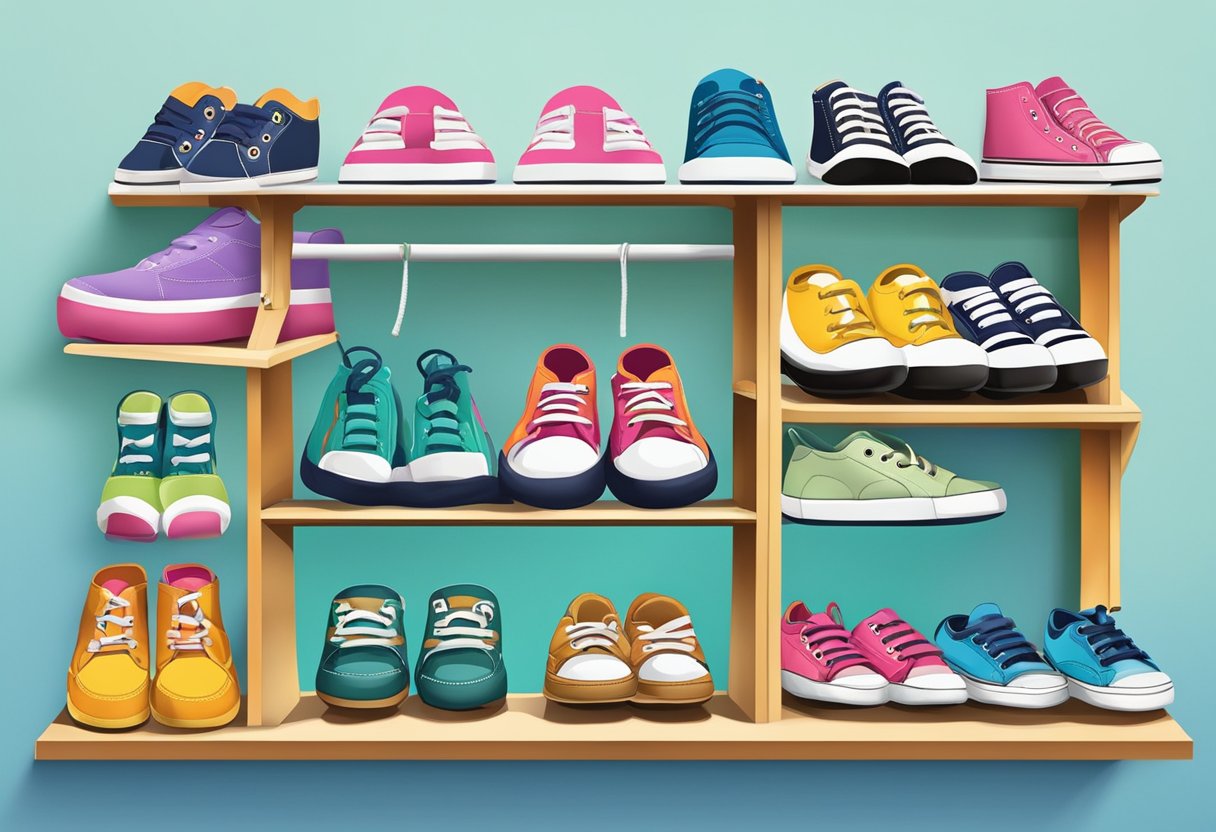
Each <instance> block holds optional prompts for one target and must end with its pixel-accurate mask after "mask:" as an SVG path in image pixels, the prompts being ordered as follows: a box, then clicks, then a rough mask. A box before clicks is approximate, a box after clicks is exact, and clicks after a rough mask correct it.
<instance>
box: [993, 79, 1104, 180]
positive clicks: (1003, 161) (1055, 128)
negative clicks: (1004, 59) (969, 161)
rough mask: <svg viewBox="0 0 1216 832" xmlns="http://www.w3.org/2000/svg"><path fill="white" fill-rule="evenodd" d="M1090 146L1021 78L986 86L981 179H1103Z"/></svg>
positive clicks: (1098, 162) (1096, 155)
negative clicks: (1058, 119)
mask: <svg viewBox="0 0 1216 832" xmlns="http://www.w3.org/2000/svg"><path fill="white" fill-rule="evenodd" d="M1101 162H1102V160H1101V159H1100V158H1099V157H1098V154H1097V153H1096V152H1095V151H1094V149H1093V148H1092V147H1090V146H1089V145H1087V144H1086V143H1085V142H1083V141H1081V140H1080V139H1077V138H1076V137H1075V136H1073V135H1071V134H1069V133H1067V132H1066V131H1065V130H1064V128H1063V127H1061V126H1060V125H1059V124H1057V123H1056V121H1055V119H1054V118H1053V117H1052V115H1051V112H1050V110H1049V109H1048V107H1047V105H1046V104H1044V103H1043V102H1042V101H1040V100H1039V96H1038V94H1037V93H1035V91H1034V88H1033V87H1032V86H1030V84H1028V83H1026V82H1025V81H1020V82H1018V83H1016V84H1013V85H1012V86H1008V87H999V88H998V89H993V90H988V119H987V122H986V124H985V125H984V158H983V161H981V162H980V178H981V179H987V180H990V181H997V182H1059V183H1068V182H1073V183H1087V182H1105V181H1106V177H1105V175H1104V174H1103V173H1102V168H1101Z"/></svg>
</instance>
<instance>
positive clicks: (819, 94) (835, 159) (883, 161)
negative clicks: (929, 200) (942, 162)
mask: <svg viewBox="0 0 1216 832" xmlns="http://www.w3.org/2000/svg"><path fill="white" fill-rule="evenodd" d="M811 107H812V109H813V111H814V119H815V128H814V132H812V134H811V149H810V152H808V153H807V157H806V169H807V170H808V171H809V172H810V174H811V176H813V177H815V178H816V179H819V180H822V181H823V182H826V183H828V184H829V185H904V184H906V183H908V182H909V181H911V178H912V172H911V169H910V168H909V167H908V163H907V162H905V161H904V157H903V156H901V155H900V154H899V152H898V151H897V150H896V149H895V141H894V140H893V139H892V138H891V134H890V133H889V132H888V131H887V125H886V124H885V123H884V122H883V120H882V116H881V114H880V113H879V110H878V99H876V98H875V97H874V96H872V95H868V94H866V93H864V92H861V91H860V90H855V89H853V88H852V87H850V86H849V85H848V84H846V83H845V82H844V81H829V82H828V83H826V84H824V85H823V86H822V87H820V88H819V89H817V90H815V91H814V92H813V93H811Z"/></svg>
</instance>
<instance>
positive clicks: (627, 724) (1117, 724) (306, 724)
mask: <svg viewBox="0 0 1216 832" xmlns="http://www.w3.org/2000/svg"><path fill="white" fill-rule="evenodd" d="M782 716H783V719H782V720H780V721H779V722H771V723H767V724H753V723H751V722H749V721H747V720H746V719H745V718H744V716H743V714H742V712H741V711H740V710H739V709H738V708H737V707H736V706H735V705H734V703H732V702H731V700H730V699H729V698H728V697H727V696H726V694H724V693H719V694H717V695H715V696H714V698H713V699H712V700H711V701H710V702H709V703H707V704H706V705H705V706H704V707H698V708H675V709H656V708H642V707H637V706H632V705H614V706H597V707H593V708H576V707H569V706H565V705H557V704H554V703H551V702H547V701H546V700H545V699H544V698H543V697H541V696H539V695H537V694H517V695H512V696H509V697H507V700H506V702H505V703H504V704H503V705H502V706H501V707H500V708H498V709H497V710H489V711H474V712H467V711H466V712H451V711H438V710H434V709H432V708H429V707H427V706H426V705H423V704H422V702H421V701H420V700H419V699H418V697H417V696H411V697H410V698H409V699H407V700H406V702H405V704H404V705H402V706H401V708H400V709H398V710H394V711H391V712H389V713H387V714H385V713H383V712H377V713H363V714H361V713H358V712H350V711H334V710H328V709H326V707H325V705H324V703H322V702H321V701H320V700H319V699H317V698H316V696H315V695H313V694H305V695H304V696H303V697H302V698H301V700H300V703H299V705H297V706H296V708H295V710H294V711H292V713H291V714H290V715H289V716H288V717H287V719H286V721H284V723H283V724H282V725H278V726H275V727H263V728H249V727H245V725H244V721H245V715H244V713H243V712H242V713H241V714H240V715H239V716H238V717H237V722H236V723H234V724H233V725H230V726H228V727H226V728H221V729H215V730H210V731H198V732H191V731H184V730H178V729H172V728H166V727H164V726H161V725H158V724H156V723H155V722H149V723H147V724H146V725H144V726H142V727H140V728H137V729H132V730H129V731H119V732H102V731H91V730H88V729H85V728H81V727H79V726H77V725H76V724H75V723H73V722H72V720H71V719H70V718H69V717H68V715H67V714H66V713H61V714H60V715H59V717H58V718H56V719H55V721H54V722H52V723H51V725H50V727H48V728H47V729H46V731H44V732H43V734H42V736H41V737H39V738H38V740H37V743H36V744H35V757H36V758H37V759H39V760H107V761H113V760H174V761H177V760H387V759H402V760H412V759H419V760H525V759H561V760H567V759H569V760H656V759H668V760H689V759H697V760H708V759H719V760H764V759H794V760H802V759H805V760H849V759H856V760H1004V759H1011V760H1032V759H1048V760H1130V759H1190V758H1191V756H1192V754H1193V749H1192V742H1191V739H1190V737H1188V736H1187V735H1186V733H1185V732H1184V731H1183V730H1182V728H1181V727H1180V726H1179V725H1178V724H1177V723H1176V722H1175V721H1174V720H1173V719H1172V718H1171V717H1170V716H1169V715H1168V714H1166V713H1165V712H1164V711H1156V712H1153V713H1147V714H1127V713H1118V712H1114V711H1101V710H1098V709H1096V708H1091V707H1089V706H1087V705H1083V704H1081V703H1078V702H1070V703H1068V704H1066V705H1062V706H1060V707H1058V708H1051V709H1048V710H1044V711H1031V710H1019V709H1014V708H994V707H989V706H984V705H958V706H953V707H950V708H940V709H934V708H903V707H900V706H898V705H895V706H891V705H888V706H883V707H879V708H847V707H843V706H841V707H832V706H828V705H823V706H816V707H812V706H810V705H808V704H806V703H802V702H798V701H796V700H795V701H794V703H793V704H791V703H790V702H789V701H787V703H786V705H785V707H784V709H783V712H782Z"/></svg>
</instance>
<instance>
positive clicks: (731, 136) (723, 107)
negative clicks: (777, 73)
mask: <svg viewBox="0 0 1216 832" xmlns="http://www.w3.org/2000/svg"><path fill="white" fill-rule="evenodd" d="M796 178H797V173H796V172H795V170H794V166H793V165H792V164H790V154H789V151H788V150H786V149H785V142H784V141H783V140H782V138H781V128H780V127H778V126H777V114H776V113H775V112H773V102H772V99H771V98H770V97H769V92H768V88H767V87H765V86H764V84H763V82H761V81H757V80H756V79H755V78H752V77H751V76H750V75H745V74H744V73H742V72H740V71H739V70H737V69H719V70H718V71H717V72H714V73H711V74H709V75H706V76H705V77H704V78H702V79H701V83H699V84H697V88H696V89H695V90H693V93H692V105H691V106H690V107H689V110H688V143H687V145H686V147H685V150H684V164H682V165H680V181H681V182H685V183H698V184H715V183H717V184H731V183H740V184H747V183H756V184H772V183H778V184H783V185H788V184H792V183H793V181H794V180H795V179H796Z"/></svg>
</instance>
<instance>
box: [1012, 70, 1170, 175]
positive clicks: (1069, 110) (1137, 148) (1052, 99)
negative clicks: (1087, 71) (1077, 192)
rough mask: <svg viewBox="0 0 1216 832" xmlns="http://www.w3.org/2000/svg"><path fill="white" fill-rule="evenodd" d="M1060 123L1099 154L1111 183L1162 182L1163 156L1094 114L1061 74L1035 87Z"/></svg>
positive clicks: (1103, 169)
mask: <svg viewBox="0 0 1216 832" xmlns="http://www.w3.org/2000/svg"><path fill="white" fill-rule="evenodd" d="M1034 91H1035V92H1036V93H1038V96H1039V100H1040V101H1041V102H1043V103H1044V104H1046V105H1047V106H1048V107H1049V108H1050V110H1051V115H1052V116H1053V117H1054V118H1055V120H1056V123H1057V124H1059V125H1061V126H1062V127H1063V128H1064V129H1065V130H1066V131H1067V132H1068V133H1069V134H1070V135H1072V136H1073V137H1074V138H1076V139H1079V140H1081V141H1082V142H1084V143H1085V144H1086V145H1088V146H1089V147H1091V148H1093V150H1094V152H1095V153H1097V154H1098V159H1099V160H1100V161H1101V162H1102V172H1103V173H1104V174H1105V175H1106V179H1107V181H1108V182H1160V181H1161V176H1162V172H1163V165H1162V164H1161V156H1160V154H1158V153H1157V151H1156V149H1154V148H1153V146H1152V145H1151V144H1147V143H1146V142H1136V141H1132V140H1131V139H1129V138H1126V137H1125V136H1124V135H1123V134H1122V133H1120V132H1118V131H1117V130H1115V129H1114V128H1112V127H1109V126H1108V125H1107V124H1106V122H1104V121H1102V119H1100V118H1098V117H1097V116H1096V115H1094V111H1093V110H1091V109H1090V108H1089V105H1088V104H1086V103H1085V99H1083V98H1082V97H1081V96H1079V95H1078V94H1077V92H1076V90H1074V89H1073V88H1072V87H1070V86H1068V84H1066V83H1064V79H1063V78H1061V77H1060V76H1058V75H1054V76H1052V77H1051V78H1048V79H1047V80H1046V81H1043V82H1042V83H1040V84H1039V85H1038V86H1037V87H1035V88H1034Z"/></svg>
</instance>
